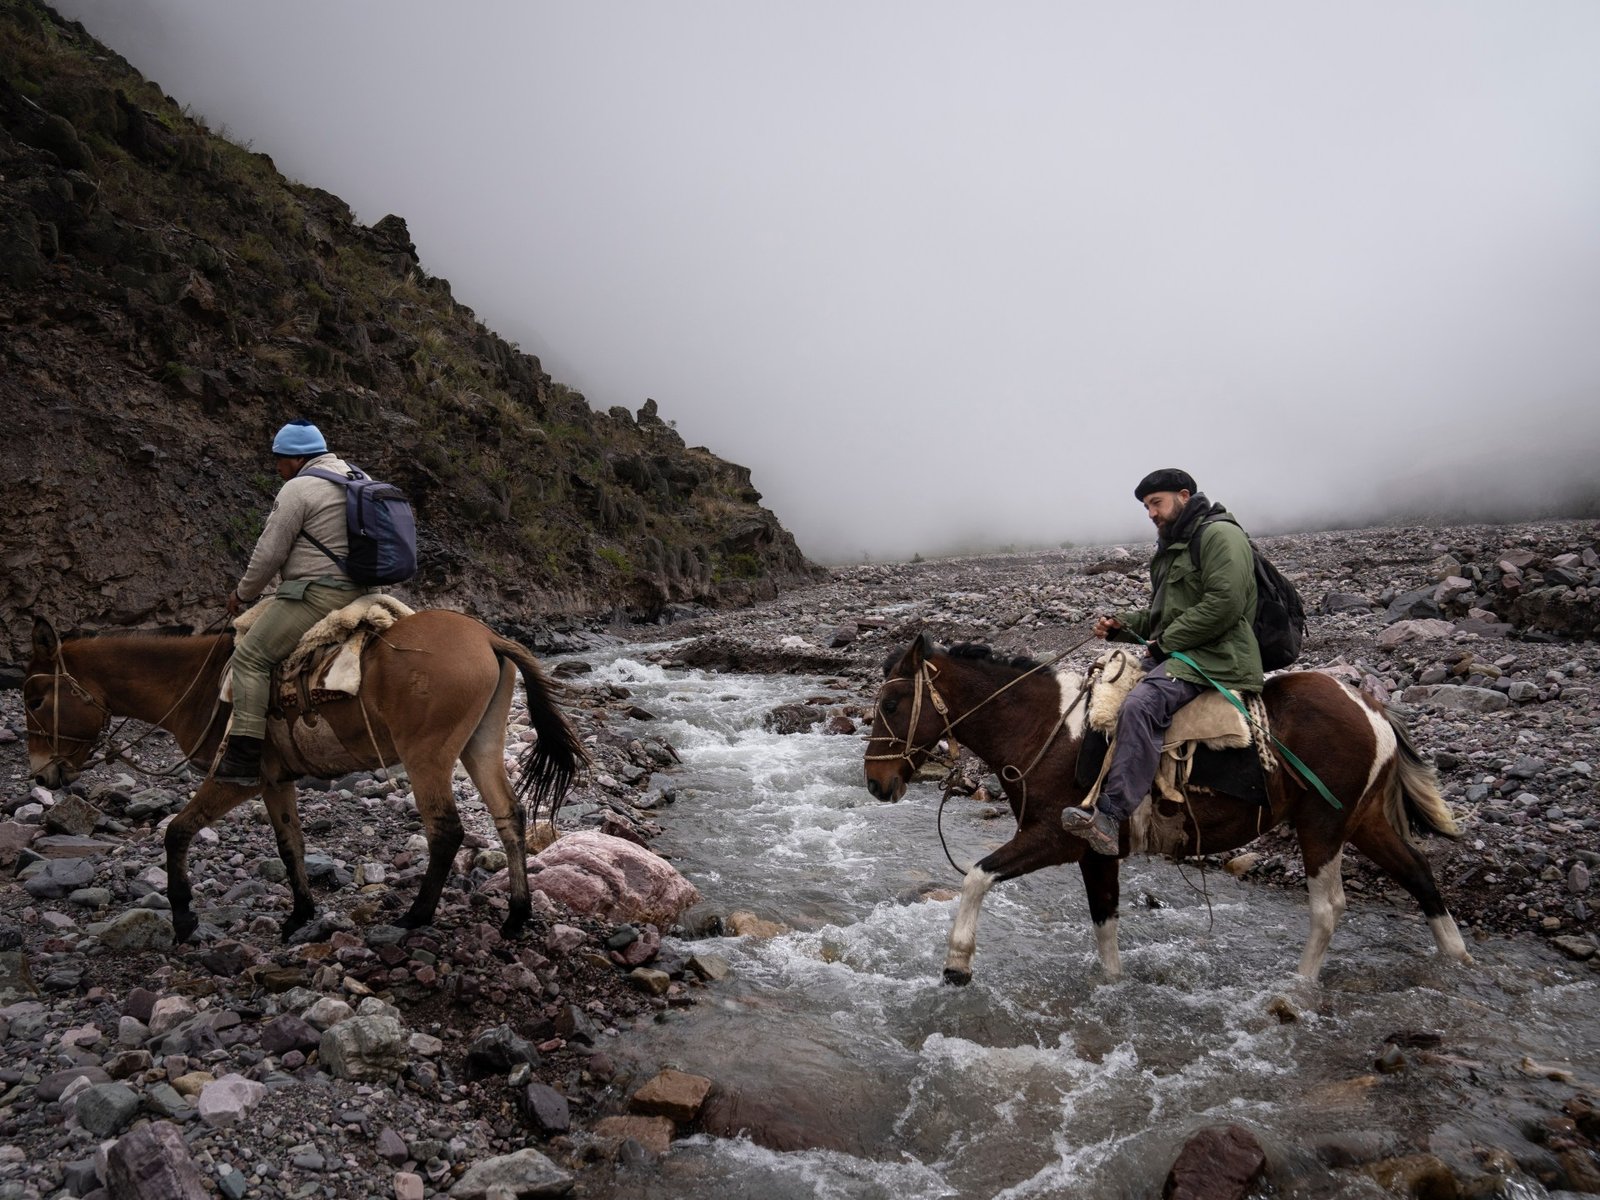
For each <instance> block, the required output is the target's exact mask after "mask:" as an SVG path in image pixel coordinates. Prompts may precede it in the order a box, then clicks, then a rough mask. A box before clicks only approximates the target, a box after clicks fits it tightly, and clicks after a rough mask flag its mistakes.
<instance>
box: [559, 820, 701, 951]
mask: <svg viewBox="0 0 1600 1200" xmlns="http://www.w3.org/2000/svg"><path fill="white" fill-rule="evenodd" d="M533 861H534V863H536V864H537V866H538V868H539V870H538V873H537V874H536V875H534V876H533V877H532V878H531V879H530V880H529V886H530V887H531V888H532V889H533V890H535V891H539V892H543V893H544V894H545V895H546V896H548V897H549V898H550V899H552V900H555V901H558V902H560V903H562V904H565V905H566V906H567V907H568V908H570V909H571V910H572V911H573V912H577V913H583V914H586V915H589V916H596V917H603V918H604V919H606V920H608V921H619V922H620V921H629V922H634V923H649V924H652V925H656V926H657V927H659V928H661V929H666V928H668V927H669V926H671V925H672V924H673V922H675V921H676V920H677V919H678V917H679V916H680V915H681V914H682V912H683V910H684V909H686V908H688V907H689V906H690V905H691V904H695V903H697V902H698V901H699V899H700V893H699V891H697V890H696V888H695V886H694V884H692V883H690V882H689V881H688V880H687V879H685V878H684V877H683V876H682V875H681V874H679V873H678V870H677V868H676V867H674V866H673V865H672V864H671V863H669V862H668V861H667V860H666V859H664V858H662V857H661V856H660V855H658V854H656V853H654V852H653V851H651V850H648V849H646V848H645V847H643V846H638V845H635V844H634V843H632V842H628V841H624V840H623V839H621V838H615V837H610V836H608V835H607V834H603V833H591V832H588V831H583V830H580V831H579V832H576V833H569V834H567V835H566V836H565V837H563V838H561V839H560V840H559V841H557V842H556V843H555V845H553V846H551V847H549V848H548V849H546V850H543V851H541V852H540V853H539V854H538V855H537V856H536V857H535V858H534V860H533Z"/></svg>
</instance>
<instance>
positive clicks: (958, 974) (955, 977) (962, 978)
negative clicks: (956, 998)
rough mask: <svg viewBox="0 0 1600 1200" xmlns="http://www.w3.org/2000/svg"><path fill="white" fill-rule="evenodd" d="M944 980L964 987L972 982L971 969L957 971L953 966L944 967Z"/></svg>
mask: <svg viewBox="0 0 1600 1200" xmlns="http://www.w3.org/2000/svg"><path fill="white" fill-rule="evenodd" d="M944 981H945V982H946V983H948V984H950V985H951V986H953V987H966V986H967V984H969V983H971V982H972V972H971V971H958V970H956V969H955V968H954V967H946V968H945V969H944Z"/></svg>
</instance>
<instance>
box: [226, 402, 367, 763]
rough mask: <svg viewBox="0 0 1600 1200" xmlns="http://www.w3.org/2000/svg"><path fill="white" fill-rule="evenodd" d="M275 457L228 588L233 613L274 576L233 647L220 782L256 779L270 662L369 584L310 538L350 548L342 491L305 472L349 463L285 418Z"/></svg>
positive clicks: (306, 425) (335, 550) (312, 431)
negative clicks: (272, 489) (253, 536)
mask: <svg viewBox="0 0 1600 1200" xmlns="http://www.w3.org/2000/svg"><path fill="white" fill-rule="evenodd" d="M272 457H273V460H274V463H275V465H276V466H277V469H278V475H279V477H280V478H281V479H283V480H284V484H283V487H281V488H280V489H278V497H277V499H276V500H274V501H273V503H272V512H271V513H270V514H268V516H267V524H266V527H265V528H264V529H262V531H261V537H260V538H259V539H257V541H256V546H255V549H254V550H253V551H252V552H251V554H250V565H249V566H248V567H246V568H245V572H244V577H243V578H242V579H240V580H239V584H238V586H237V587H235V588H234V589H233V591H231V592H229V593H228V599H227V605H228V614H229V615H230V616H232V615H235V614H237V613H238V612H239V610H240V609H241V608H243V607H244V606H245V605H247V604H249V603H251V602H252V601H254V600H255V599H256V598H257V597H258V596H260V595H261V593H262V592H263V591H265V590H266V588H267V585H268V584H269V583H271V582H272V580H273V578H274V577H277V579H278V588H277V591H275V592H274V593H273V594H272V596H271V597H270V598H269V599H268V600H267V601H266V604H265V607H264V608H263V609H262V611H261V612H260V613H258V614H257V616H256V619H255V621H254V623H253V624H252V625H251V626H250V628H249V629H248V630H247V631H246V632H245V633H244V634H243V636H241V637H240V638H239V641H238V644H237V645H236V646H235V647H234V650H233V720H232V722H231V723H230V724H229V726H228V745H227V748H226V750H225V751H224V753H223V756H222V761H221V762H220V763H218V764H217V770H216V779H217V780H218V782H220V783H236V784H249V785H254V784H258V783H260V782H261V743H262V740H263V739H264V738H265V737H266V734H267V702H268V700H269V699H270V696H271V688H272V669H273V667H275V666H277V665H278V663H280V662H282V661H283V660H284V659H285V658H287V657H288V656H289V654H290V653H291V652H292V651H293V650H294V648H295V646H296V645H297V644H298V643H299V641H300V636H301V635H302V634H303V633H305V631H306V630H308V629H310V628H311V627H312V626H313V625H315V624H316V623H317V622H318V621H320V620H322V618H323V617H325V616H327V615H328V614H329V613H331V612H333V611H334V609H337V608H343V607H344V606H345V605H346V604H349V603H350V601H352V600H354V599H355V598H356V597H357V596H358V595H360V594H361V593H363V592H365V591H367V590H368V589H367V588H364V587H362V586H361V585H359V584H357V583H354V582H352V581H351V579H350V578H349V576H347V575H346V574H345V573H344V571H343V570H342V569H341V568H340V567H339V565H338V563H336V562H332V561H330V557H329V554H325V553H324V552H323V551H321V550H319V549H317V548H316V547H315V546H314V545H313V544H312V542H311V541H310V540H309V539H310V538H315V539H316V540H317V541H319V542H321V543H322V544H323V545H324V546H326V547H327V548H328V550H329V551H330V552H331V553H332V554H336V555H339V556H341V557H343V556H345V555H347V554H349V552H350V537H349V534H348V532H347V531H346V526H345V489H344V488H343V487H341V486H340V485H339V484H337V483H334V482H333V481H331V480H328V479H320V478H318V477H317V476H315V475H308V474H305V473H304V472H305V470H306V468H307V467H315V468H319V469H321V470H325V471H332V472H334V473H336V474H339V475H343V474H345V473H346V472H348V471H349V470H350V467H349V464H347V463H345V462H344V461H343V460H342V459H340V458H338V457H336V456H334V455H332V454H330V453H328V443H327V442H326V441H325V440H324V438H323V436H322V431H321V430H319V429H318V428H317V427H316V426H315V425H313V424H312V423H311V422H310V421H306V420H299V421H290V422H289V423H288V424H287V425H285V426H284V427H283V428H282V429H280V430H278V434H277V436H276V437H274V438H273V439H272ZM304 535H309V537H307V536H304Z"/></svg>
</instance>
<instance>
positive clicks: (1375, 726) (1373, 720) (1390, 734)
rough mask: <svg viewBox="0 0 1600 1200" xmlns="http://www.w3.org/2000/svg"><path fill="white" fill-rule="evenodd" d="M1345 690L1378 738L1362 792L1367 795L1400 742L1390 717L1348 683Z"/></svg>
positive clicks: (1374, 735)
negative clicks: (1378, 710) (1377, 710)
mask: <svg viewBox="0 0 1600 1200" xmlns="http://www.w3.org/2000/svg"><path fill="white" fill-rule="evenodd" d="M1340 682H1343V681H1342V680H1341V681H1340ZM1344 690H1345V693H1346V694H1347V695H1348V696H1349V697H1350V703H1351V704H1354V705H1355V706H1356V707H1357V708H1359V709H1360V710H1361V712H1362V714H1363V715H1364V716H1365V717H1366V718H1367V722H1368V724H1370V725H1371V726H1372V736H1373V737H1374V738H1376V739H1377V744H1376V745H1375V746H1374V747H1373V751H1372V766H1371V767H1370V768H1369V769H1368V771H1367V786H1366V787H1365V788H1363V789H1362V792H1361V794H1362V795H1363V796H1365V795H1366V794H1367V793H1368V792H1370V791H1371V790H1372V785H1373V784H1375V783H1377V782H1378V772H1380V771H1382V770H1383V767H1384V764H1385V763H1387V762H1388V761H1389V760H1390V759H1391V758H1393V757H1394V755H1395V751H1396V750H1397V749H1398V748H1399V745H1400V744H1399V742H1397V741H1396V740H1395V736H1394V726H1392V725H1390V724H1389V718H1387V717H1385V716H1384V715H1383V714H1382V713H1380V712H1374V711H1373V710H1372V707H1371V706H1370V705H1369V704H1367V703H1366V701H1364V700H1362V699H1361V695H1360V693H1359V692H1357V691H1356V690H1355V689H1354V688H1353V687H1351V686H1350V685H1349V684H1348V683H1346V684H1344Z"/></svg>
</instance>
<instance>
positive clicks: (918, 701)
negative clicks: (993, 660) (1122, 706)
mask: <svg viewBox="0 0 1600 1200" xmlns="http://www.w3.org/2000/svg"><path fill="white" fill-rule="evenodd" d="M1093 637H1094V635H1093V634H1090V635H1089V637H1086V638H1084V639H1082V640H1081V641H1079V642H1076V643H1074V644H1073V645H1071V646H1068V647H1067V648H1066V649H1065V650H1063V651H1061V653H1059V654H1052V655H1051V656H1050V657H1049V658H1047V659H1045V660H1044V661H1043V662H1037V663H1034V664H1033V666H1031V667H1029V668H1028V669H1027V670H1026V671H1024V672H1023V673H1022V674H1020V675H1018V676H1017V677H1016V678H1015V679H1012V680H1009V681H1008V682H1006V683H1003V684H1001V685H1000V686H999V687H997V688H996V689H995V690H994V691H992V692H990V693H989V694H988V695H987V696H985V697H984V698H983V699H982V700H979V701H978V702H977V703H976V704H974V705H973V706H972V707H971V708H969V709H967V711H966V712H964V713H962V714H961V715H960V716H959V717H956V718H955V719H954V720H952V719H951V717H950V706H949V705H948V704H947V703H946V702H945V698H944V697H943V696H941V695H940V694H939V689H938V688H936V687H934V686H933V681H934V679H936V678H937V677H938V674H939V668H938V667H936V666H934V665H933V663H931V662H929V661H928V660H927V659H926V658H924V659H923V660H922V663H921V665H920V666H918V668H917V672H916V674H915V675H913V676H911V680H912V689H913V690H912V693H911V722H910V724H908V725H907V726H906V732H905V736H904V737H901V736H900V735H899V734H897V733H895V732H894V727H893V726H892V725H890V724H889V714H888V713H887V712H886V711H884V707H883V702H884V700H885V698H886V697H885V696H884V693H885V692H886V691H887V690H888V688H889V685H890V684H891V683H899V682H900V681H902V680H904V679H905V678H906V676H904V675H897V676H895V677H894V678H893V679H885V680H884V681H883V683H882V685H881V686H880V687H879V688H878V701H877V704H876V705H875V706H874V708H873V715H874V716H875V717H877V718H878V719H879V720H881V721H882V722H883V727H884V728H885V729H886V730H888V731H889V732H888V733H875V734H872V735H871V736H870V737H868V738H867V745H868V746H869V747H870V746H871V745H872V743H873V742H890V743H891V744H892V743H894V742H899V743H900V744H901V745H902V746H904V747H905V748H904V749H903V750H900V751H898V752H896V753H894V754H869V755H867V761H868V762H907V763H910V764H911V767H912V769H913V770H915V769H916V765H917V764H916V761H915V759H914V758H913V757H912V756H913V755H916V754H927V753H929V752H930V750H931V748H932V747H931V745H930V746H928V747H924V746H921V745H915V746H914V745H912V744H911V736H912V734H914V733H915V732H916V730H917V725H918V724H919V723H920V721H921V719H922V694H923V692H924V691H926V692H927V694H928V700H929V702H930V703H931V704H932V705H933V711H934V712H936V713H938V714H939V716H940V717H941V718H942V719H943V721H944V728H943V729H942V730H940V732H939V733H938V735H937V736H936V737H935V738H934V739H933V743H934V744H937V743H938V742H939V740H940V739H941V738H951V737H954V735H955V727H956V726H957V725H959V724H961V722H963V721H965V720H966V719H967V718H968V717H970V716H971V715H972V714H973V713H975V712H977V711H978V710H979V709H980V708H982V707H983V706H984V705H986V704H988V703H989V702H990V701H992V700H997V699H999V698H1000V696H1001V695H1003V694H1004V693H1005V692H1007V691H1009V690H1010V689H1011V688H1014V687H1016V686H1017V684H1019V683H1021V682H1022V681H1023V680H1024V679H1027V678H1028V677H1029V676H1030V675H1034V674H1037V673H1038V672H1040V671H1043V670H1046V669H1048V668H1050V667H1053V666H1055V665H1056V664H1057V663H1058V662H1060V661H1061V660H1062V659H1064V658H1066V657H1067V655H1069V654H1071V653H1073V652H1074V651H1076V650H1079V649H1081V648H1082V647H1084V646H1086V645H1088V644H1089V642H1090V641H1091V640H1092V639H1093ZM1092 678H1093V672H1090V674H1089V675H1086V676H1085V677H1084V686H1083V687H1082V688H1081V689H1080V690H1079V692H1078V696H1077V698H1076V699H1074V700H1073V702H1072V704H1071V705H1070V706H1069V707H1068V708H1067V709H1066V711H1064V712H1063V713H1062V714H1061V720H1060V721H1058V722H1057V723H1056V726H1055V728H1054V729H1053V730H1052V731H1051V733H1050V736H1049V738H1047V739H1046V740H1045V744H1044V745H1043V746H1041V747H1040V748H1039V752H1038V753H1037V754H1035V755H1034V756H1033V761H1031V762H1030V763H1029V764H1028V765H1027V767H1026V768H1024V769H1023V771H1022V774H1023V775H1026V774H1027V773H1028V772H1029V771H1032V770H1033V768H1034V767H1035V766H1037V765H1038V763H1039V759H1041V758H1042V757H1044V752H1045V751H1046V750H1048V749H1049V748H1050V743H1051V742H1053V741H1055V737H1056V734H1057V733H1059V732H1060V731H1061V729H1062V728H1063V727H1064V726H1065V725H1066V723H1067V718H1068V717H1069V716H1071V714H1072V711H1073V709H1075V708H1076V707H1077V706H1078V705H1079V704H1080V703H1081V702H1082V701H1083V697H1084V695H1085V694H1087V692H1088V688H1089V681H1090V680H1091V679H1092ZM1008 769H1009V768H1008Z"/></svg>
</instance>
